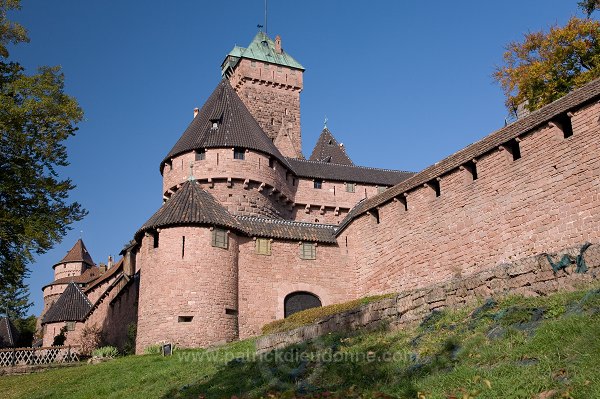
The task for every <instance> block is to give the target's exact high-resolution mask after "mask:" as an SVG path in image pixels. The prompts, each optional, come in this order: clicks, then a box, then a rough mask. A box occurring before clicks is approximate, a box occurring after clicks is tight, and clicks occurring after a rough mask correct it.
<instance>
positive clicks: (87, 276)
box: [42, 266, 100, 289]
mask: <svg viewBox="0 0 600 399" xmlns="http://www.w3.org/2000/svg"><path fill="white" fill-rule="evenodd" d="M98 277H100V268H99V267H98V266H94V267H91V268H89V269H87V270H86V271H84V272H83V273H81V274H80V275H79V276H72V277H63V278H59V279H58V280H54V281H53V282H51V283H50V284H46V285H45V286H44V287H43V288H42V289H44V288H46V287H49V286H51V285H58V284H68V283H70V282H73V283H78V284H88V283H89V282H90V281H94V280H95V279H97V278H98Z"/></svg>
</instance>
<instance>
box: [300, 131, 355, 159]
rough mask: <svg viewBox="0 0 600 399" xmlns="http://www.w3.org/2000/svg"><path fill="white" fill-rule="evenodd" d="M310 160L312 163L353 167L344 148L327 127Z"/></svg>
mask: <svg viewBox="0 0 600 399" xmlns="http://www.w3.org/2000/svg"><path fill="white" fill-rule="evenodd" d="M309 159H310V160H311V161H320V162H330V163H336V164H339V165H353V162H352V160H351V159H350V157H349V156H348V154H346V151H345V150H344V147H343V146H341V145H340V144H339V143H338V142H337V140H336V139H335V137H333V134H331V132H330V131H329V129H327V127H325V128H324V129H323V131H322V132H321V135H320V136H319V139H318V140H317V144H315V148H314V149H313V151H312V154H311V156H310V158H309Z"/></svg>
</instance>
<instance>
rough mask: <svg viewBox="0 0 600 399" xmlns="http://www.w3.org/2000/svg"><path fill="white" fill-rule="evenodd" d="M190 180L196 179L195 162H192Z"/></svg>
mask: <svg viewBox="0 0 600 399" xmlns="http://www.w3.org/2000/svg"><path fill="white" fill-rule="evenodd" d="M188 180H189V181H195V180H196V178H195V177H194V163H193V162H190V177H188Z"/></svg>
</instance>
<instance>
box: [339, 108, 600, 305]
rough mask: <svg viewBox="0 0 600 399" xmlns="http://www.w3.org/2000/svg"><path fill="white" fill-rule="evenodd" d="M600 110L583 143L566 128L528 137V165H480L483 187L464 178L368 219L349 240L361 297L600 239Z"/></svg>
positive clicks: (499, 161) (584, 120)
mask: <svg viewBox="0 0 600 399" xmlns="http://www.w3.org/2000/svg"><path fill="white" fill-rule="evenodd" d="M599 116H600V105H599V104H597V103H596V104H592V105H589V106H586V107H585V108H583V109H581V110H579V111H577V112H575V115H574V116H573V118H572V124H573V129H574V135H573V136H572V137H570V138H567V139H565V138H564V137H563V134H562V132H561V131H560V130H559V129H558V128H556V127H549V126H544V127H541V128H539V129H537V130H535V131H533V132H530V134H527V135H525V136H524V137H523V138H522V141H521V143H520V144H521V153H522V158H521V159H519V160H516V161H513V160H512V157H511V156H510V154H509V153H508V151H506V150H504V151H494V152H492V153H490V154H486V155H484V156H482V157H480V158H479V160H478V162H477V169H478V177H479V178H478V179H477V180H475V181H473V180H472V179H471V178H470V176H469V174H468V172H467V171H465V170H462V171H461V170H455V171H452V172H451V173H449V174H448V175H446V176H443V177H442V180H441V184H440V185H441V196H440V197H436V196H435V193H434V191H433V189H431V188H430V187H419V188H417V189H415V190H414V191H410V192H409V193H408V197H407V201H408V211H405V210H404V206H403V205H402V204H401V203H400V202H391V203H389V204H386V205H383V206H382V207H381V208H380V209H379V218H380V223H379V224H377V223H376V220H375V217H374V216H369V215H363V216H361V217H359V218H358V219H357V220H355V221H354V222H353V223H352V224H351V225H350V226H349V227H348V228H347V229H346V230H345V231H344V232H343V234H342V235H341V237H340V242H342V241H341V240H344V241H345V240H346V239H347V240H348V244H349V249H350V254H351V258H352V260H351V264H355V265H356V267H357V270H358V276H359V281H358V285H359V287H361V292H360V294H359V295H360V296H364V295H369V294H375V293H381V292H386V291H401V290H406V289H413V288H418V287H423V286H425V285H428V284H432V283H437V282H440V281H443V280H446V279H449V278H450V277H452V276H454V275H466V274H471V273H474V272H476V271H479V270H480V269H481V267H483V265H484V264H485V265H489V264H494V263H500V262H506V261H510V260H513V259H516V258H522V257H526V256H530V255H532V254H536V253H541V252H546V251H547V252H550V251H555V250H558V249H561V248H565V247H569V246H574V245H579V244H582V243H584V242H585V241H590V242H598V241H599V239H600V157H598V154H600V144H599V143H600V140H599V139H600V128H599V124H598V120H599Z"/></svg>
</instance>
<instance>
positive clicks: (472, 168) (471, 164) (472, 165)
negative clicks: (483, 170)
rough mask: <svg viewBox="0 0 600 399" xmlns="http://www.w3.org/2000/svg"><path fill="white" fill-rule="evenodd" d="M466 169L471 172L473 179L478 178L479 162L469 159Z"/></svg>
mask: <svg viewBox="0 0 600 399" xmlns="http://www.w3.org/2000/svg"><path fill="white" fill-rule="evenodd" d="M465 169H466V170H467V172H469V173H470V174H471V177H472V178H473V180H477V164H476V163H475V162H473V161H469V162H467V163H466V164H465Z"/></svg>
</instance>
